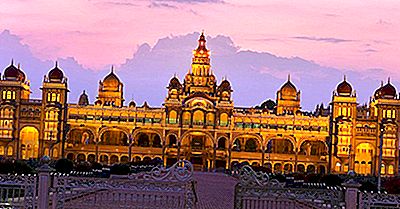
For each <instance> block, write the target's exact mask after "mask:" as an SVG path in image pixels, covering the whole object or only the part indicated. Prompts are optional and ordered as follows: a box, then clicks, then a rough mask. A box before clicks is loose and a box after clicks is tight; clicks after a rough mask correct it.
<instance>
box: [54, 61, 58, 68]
mask: <svg viewBox="0 0 400 209" xmlns="http://www.w3.org/2000/svg"><path fill="white" fill-rule="evenodd" d="M55 68H58V61H57V60H56V64H55Z"/></svg>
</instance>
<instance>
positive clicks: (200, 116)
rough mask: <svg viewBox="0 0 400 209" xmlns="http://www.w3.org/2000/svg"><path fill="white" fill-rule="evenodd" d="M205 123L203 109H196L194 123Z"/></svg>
mask: <svg viewBox="0 0 400 209" xmlns="http://www.w3.org/2000/svg"><path fill="white" fill-rule="evenodd" d="M203 124H204V113H203V111H201V110H196V111H195V112H194V113H193V125H203Z"/></svg>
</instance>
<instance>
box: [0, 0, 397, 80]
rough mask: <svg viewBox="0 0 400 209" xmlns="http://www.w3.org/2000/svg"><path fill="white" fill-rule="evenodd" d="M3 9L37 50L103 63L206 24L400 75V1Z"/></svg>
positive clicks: (28, 1) (295, 51) (151, 0)
mask: <svg viewBox="0 0 400 209" xmlns="http://www.w3.org/2000/svg"><path fill="white" fill-rule="evenodd" d="M0 8H1V9H0V31H2V30H4V29H9V30H11V32H12V33H14V34H17V35H18V36H20V37H22V38H23V42H24V43H26V44H28V45H30V46H31V47H32V50H33V52H34V54H35V55H36V56H39V57H40V58H42V59H55V58H57V57H68V56H73V57H75V58H76V59H77V60H78V61H79V62H80V63H82V64H83V65H84V66H87V67H91V68H95V69H100V68H103V67H104V66H106V65H109V64H121V63H123V62H124V61H125V59H126V58H130V57H132V54H133V53H134V52H135V50H136V48H137V45H139V44H142V43H144V42H147V43H149V44H151V45H153V44H155V42H156V41H157V40H158V39H159V38H162V37H166V36H170V35H183V34H187V33H192V32H194V31H201V30H202V29H204V30H205V32H206V33H207V34H208V35H211V36H216V35H218V34H223V35H227V36H230V37H231V38H232V39H233V41H234V42H235V44H237V45H239V46H240V47H241V49H250V50H255V51H267V52H270V53H273V54H275V55H279V56H285V57H292V56H299V57H302V58H305V59H309V60H313V61H315V62H317V63H319V64H322V65H325V66H332V67H336V68H339V69H348V68H353V69H356V70H363V69H367V68H383V69H386V70H388V71H391V72H392V73H394V74H395V73H396V75H398V76H399V75H400V71H399V70H398V69H399V68H400V59H399V58H398V56H399V55H400V12H399V11H400V1H398V0H392V1H390V0H386V1H384V0H376V1H370V0H351V1H344V0H338V1H328V0H315V1H291V0H290V1H289V0H287V1H265V0H251V1H243V0H232V1H231V0H224V1H223V2H222V3H221V1H219V0H135V1H134V0H130V1H129V0H68V1H62V0H58V1H56V0H2V1H0ZM211 50H212V49H211ZM213 53H217V52H213Z"/></svg>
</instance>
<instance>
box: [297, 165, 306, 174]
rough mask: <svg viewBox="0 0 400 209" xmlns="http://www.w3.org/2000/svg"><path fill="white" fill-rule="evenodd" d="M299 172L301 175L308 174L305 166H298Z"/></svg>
mask: <svg viewBox="0 0 400 209" xmlns="http://www.w3.org/2000/svg"><path fill="white" fill-rule="evenodd" d="M297 172H299V173H304V172H306V167H305V166H304V165H303V164H298V165H297Z"/></svg>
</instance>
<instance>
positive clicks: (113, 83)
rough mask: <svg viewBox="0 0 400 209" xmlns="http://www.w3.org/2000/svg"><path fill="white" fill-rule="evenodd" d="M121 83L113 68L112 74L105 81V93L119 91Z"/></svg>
mask: <svg viewBox="0 0 400 209" xmlns="http://www.w3.org/2000/svg"><path fill="white" fill-rule="evenodd" d="M120 85H121V81H120V80H119V78H118V76H117V75H115V74H114V68H111V72H110V74H108V75H107V76H106V77H105V78H104V80H103V90H105V91H118V90H119V86H120Z"/></svg>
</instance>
